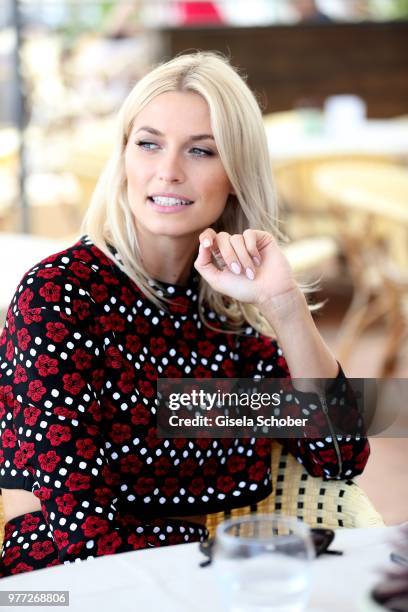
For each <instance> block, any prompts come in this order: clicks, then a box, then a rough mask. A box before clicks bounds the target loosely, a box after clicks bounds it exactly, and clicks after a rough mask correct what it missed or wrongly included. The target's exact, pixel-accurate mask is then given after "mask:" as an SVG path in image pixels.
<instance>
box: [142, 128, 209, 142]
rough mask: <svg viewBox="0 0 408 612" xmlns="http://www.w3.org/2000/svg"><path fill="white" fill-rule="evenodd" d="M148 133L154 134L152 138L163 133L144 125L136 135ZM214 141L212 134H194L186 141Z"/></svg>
mask: <svg viewBox="0 0 408 612" xmlns="http://www.w3.org/2000/svg"><path fill="white" fill-rule="evenodd" d="M142 131H143V132H149V134H154V136H164V134H163V132H160V130H156V129H155V128H152V127H149V126H148V125H144V126H142V127H140V128H139V129H138V130H137V131H136V134H137V133H138V132H142ZM207 139H209V140H215V139H214V136H213V135H212V134H195V135H194V136H190V138H189V139H188V140H190V141H193V142H197V141H198V140H207Z"/></svg>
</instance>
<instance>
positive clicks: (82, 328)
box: [0, 237, 369, 576]
mask: <svg viewBox="0 0 408 612" xmlns="http://www.w3.org/2000/svg"><path fill="white" fill-rule="evenodd" d="M152 284H153V283H152ZM158 291H159V292H160V291H163V292H165V294H166V296H167V297H168V298H169V300H170V302H169V306H168V310H167V311H165V310H162V309H161V308H157V307H156V306H155V305H154V304H153V303H152V302H151V301H149V300H148V299H147V298H146V296H145V295H144V294H143V293H142V292H141V291H140V289H139V288H138V287H137V286H136V285H135V283H134V282H133V281H131V280H130V279H129V278H128V276H127V275H126V274H125V273H123V272H122V271H121V270H120V268H119V267H118V266H117V265H116V264H115V263H114V262H113V261H112V260H111V259H109V258H108V257H107V256H106V255H105V254H103V253H102V251H101V250H100V249H98V248H97V247H96V246H95V245H93V244H92V242H91V241H90V240H89V239H88V238H87V237H84V238H82V239H81V240H79V241H78V242H77V243H76V244H74V245H73V246H72V247H70V248H68V249H66V250H64V251H62V252H60V253H58V254H55V255H52V256H50V257H48V258H47V259H45V260H43V261H42V262H41V263H39V264H38V265H36V266H35V267H33V268H32V269H31V270H30V271H29V272H27V274H25V276H24V277H23V279H22V281H21V282H20V284H19V286H18V288H17V291H16V293H15V296H14V298H13V300H12V302H11V305H10V308H9V311H8V314H7V321H6V325H5V328H4V330H3V333H2V335H1V337H0V435H1V437H0V487H1V488H5V489H25V490H27V491H32V492H33V493H34V495H35V496H36V497H37V498H38V499H39V500H40V502H41V511H37V512H33V513H29V514H24V515H21V516H19V517H17V518H15V519H13V520H12V521H10V522H9V523H7V524H6V529H5V539H4V546H3V551H2V557H1V563H0V575H3V576H5V575H10V574H15V573H19V572H24V571H30V570H34V569H39V568H42V567H48V566H51V565H56V564H60V563H69V562H72V561H74V560H76V559H87V558H88V557H95V556H100V555H106V554H113V553H119V552H124V551H130V550H137V549H140V548H146V547H153V546H164V545H168V544H175V543H182V542H192V541H199V540H202V539H203V538H205V537H206V535H207V532H206V529H205V528H204V527H202V526H200V525H198V524H196V523H192V522H189V521H188V520H182V519H181V520H180V519H172V518H168V517H172V516H177V517H183V516H186V517H187V516H192V515H196V514H207V513H211V512H219V511H221V510H227V509H231V508H237V507H242V506H246V505H253V504H256V502H258V501H260V500H261V499H263V498H265V497H266V496H267V495H268V494H269V493H270V492H271V468H270V452H271V441H270V440H268V439H265V438H263V439H256V438H245V439H241V440H239V439H235V438H226V439H193V440H192V439H184V438H177V439H175V438H174V439H161V438H159V437H158V436H157V435H156V387H155V385H156V379H157V377H162V378H177V377H194V378H206V377H220V378H226V377H235V378H238V377H246V378H257V377H258V378H259V377H287V376H288V375H289V372H288V368H287V364H286V362H285V359H284V357H283V355H282V351H281V350H280V348H279V347H278V346H277V344H276V342H274V341H272V340H270V339H268V338H265V337H263V336H261V335H260V334H259V333H258V332H256V331H254V330H253V329H252V328H250V327H248V328H246V330H245V333H243V334H241V335H236V334H227V333H225V332H224V331H223V330H222V328H223V323H224V321H225V320H223V318H222V317H219V316H218V315H217V314H216V313H214V312H211V311H209V309H207V308H206V307H204V310H205V316H206V317H207V318H208V319H209V321H210V322H211V323H212V325H213V326H214V327H216V328H219V330H220V331H219V332H217V331H214V330H211V329H209V328H208V327H207V326H204V325H203V324H202V322H201V320H200V317H199V307H198V278H197V277H196V276H194V274H192V276H191V278H190V280H189V282H188V284H187V286H174V285H164V284H162V285H161V289H160V290H158ZM339 377H344V374H343V373H342V371H341V369H340V373H339ZM282 442H283V443H284V444H286V445H287V446H288V448H289V450H290V452H291V453H292V454H294V455H295V456H296V457H297V459H298V461H299V462H301V463H303V464H304V466H305V467H306V469H307V470H308V471H309V472H310V473H311V474H312V475H315V476H323V477H324V478H351V477H353V476H355V475H356V474H359V473H361V472H362V470H363V468H364V465H365V463H366V461H367V458H368V455H369V446H368V443H367V440H366V439H365V438H364V437H360V438H359V437H358V438H357V439H350V438H342V439H339V441H338V443H337V448H335V445H334V443H333V440H331V439H330V438H326V439H324V440H320V441H318V442H316V440H313V441H311V440H307V439H304V438H303V439H298V440H291V441H282ZM339 453H340V454H339Z"/></svg>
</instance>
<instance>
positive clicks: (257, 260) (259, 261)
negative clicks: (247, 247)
mask: <svg viewBox="0 0 408 612" xmlns="http://www.w3.org/2000/svg"><path fill="white" fill-rule="evenodd" d="M252 259H253V260H254V264H255V265H256V266H258V267H259V266H260V265H261V260H260V259H259V257H253V258H252Z"/></svg>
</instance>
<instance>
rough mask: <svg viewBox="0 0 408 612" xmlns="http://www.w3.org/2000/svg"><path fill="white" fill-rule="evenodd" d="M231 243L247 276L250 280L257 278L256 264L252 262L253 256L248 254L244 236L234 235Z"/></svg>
mask: <svg viewBox="0 0 408 612" xmlns="http://www.w3.org/2000/svg"><path fill="white" fill-rule="evenodd" d="M230 243H231V245H232V246H233V249H234V251H235V253H236V255H237V258H238V259H239V262H240V264H241V266H242V268H243V270H244V272H245V275H246V277H247V278H249V280H254V278H255V268H254V262H253V261H252V257H251V255H250V254H249V253H248V250H247V247H246V244H245V240H244V237H243V235H242V234H233V235H232V236H231V237H230Z"/></svg>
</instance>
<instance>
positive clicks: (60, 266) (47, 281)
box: [10, 236, 113, 314]
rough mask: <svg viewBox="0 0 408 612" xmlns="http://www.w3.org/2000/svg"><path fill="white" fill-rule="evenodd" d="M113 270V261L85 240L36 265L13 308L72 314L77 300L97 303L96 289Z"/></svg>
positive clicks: (18, 291) (24, 279) (22, 282)
mask: <svg viewBox="0 0 408 612" xmlns="http://www.w3.org/2000/svg"><path fill="white" fill-rule="evenodd" d="M112 268H113V267H112V265H111V262H110V260H109V258H108V257H107V256H106V255H105V254H104V253H102V251H101V250H100V249H98V248H97V247H96V246H95V245H94V244H93V243H92V242H91V241H90V240H89V239H88V238H87V237H86V236H83V237H81V238H80V239H79V240H77V241H76V242H75V243H74V244H72V245H71V246H69V247H67V248H65V249H63V250H61V251H59V252H57V253H52V254H50V255H49V256H47V257H45V258H44V259H42V260H41V261H40V262H38V263H36V264H35V265H33V266H32V267H31V268H30V269H29V270H28V271H27V272H26V273H25V274H24V276H23V277H22V279H21V280H20V282H19V283H18V285H17V289H16V291H15V294H14V297H13V299H12V301H11V304H10V308H12V309H13V310H14V311H15V310H16V309H17V310H18V311H20V312H21V311H25V310H28V309H34V308H51V309H54V310H58V309H60V308H61V307H63V308H65V309H67V310H68V311H69V310H70V308H71V307H72V301H73V300H74V299H75V298H77V299H81V300H82V301H93V298H92V290H93V288H94V287H95V286H98V285H99V284H100V283H103V282H104V277H105V276H107V275H109V274H112V271H111V269H112ZM68 314H69V313H68Z"/></svg>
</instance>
